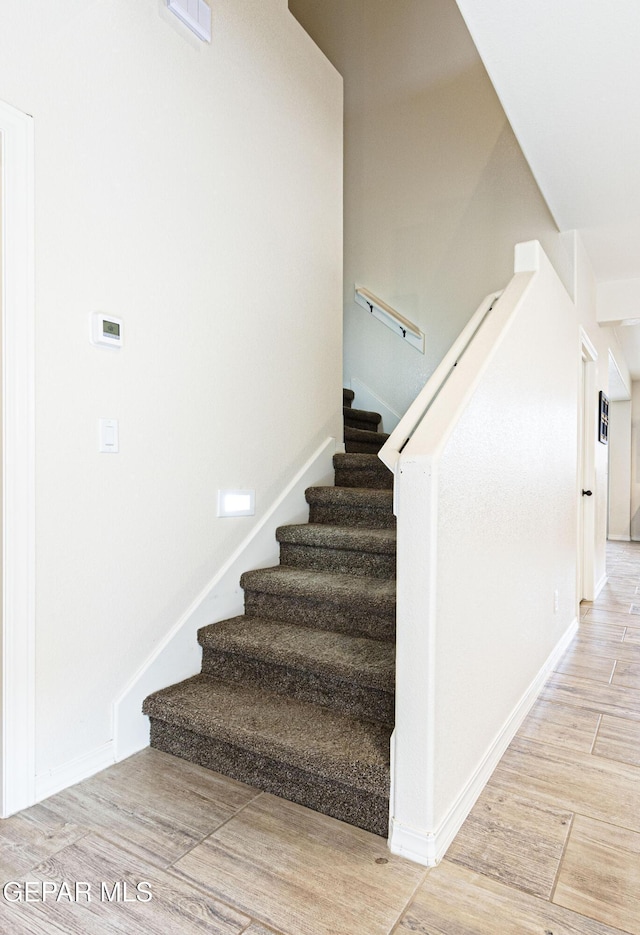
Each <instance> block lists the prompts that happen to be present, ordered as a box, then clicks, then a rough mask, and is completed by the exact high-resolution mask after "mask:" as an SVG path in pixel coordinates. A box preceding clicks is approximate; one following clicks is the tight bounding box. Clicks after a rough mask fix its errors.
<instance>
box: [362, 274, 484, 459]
mask: <svg viewBox="0 0 640 935" xmlns="http://www.w3.org/2000/svg"><path fill="white" fill-rule="evenodd" d="M501 295H502V293H501V292H493V293H491V295H488V296H487V297H486V299H484V301H483V302H482V303H481V304H480V305H479V307H478V308H477V309H476V311H475V312H474V313H473V315H472V316H471V318H470V319H469V321H468V322H467V324H466V325H465V327H464V328H463V329H462V331H461V332H460V334H459V335H458V337H457V338H456V340H455V341H454V342H453V344H452V345H451V347H450V348H449V350H448V351H447V353H446V354H445V356H444V357H443V358H442V360H441V361H440V363H439V364H438V366H437V367H436V369H435V370H434V372H433V373H432V374H431V376H430V377H429V379H428V380H427V382H426V383H425V385H424V387H423V388H422V390H421V392H420V393H419V394H418V396H416V398H415V399H414V401H413V402H412V403H411V405H410V406H409V408H408V409H407V411H406V413H405V414H404V416H403V417H402V419H401V420H400V422H399V423H398V425H397V426H396V428H395V429H394V430H393V432H392V433H391V435H390V436H389V438H388V439H387V441H386V443H385V444H384V445H383V447H382V449H381V451H380V454H379V457H380V458H381V459H382V461H383V462H384V463H385V464H386V465H387V467H388V468H389V470H390V471H394V472H395V469H396V464H397V462H398V458H399V457H400V452H401V451H402V449H403V448H404V446H405V445H406V443H407V442H408V440H409V439H410V438H411V435H412V434H413V432H414V430H415V428H416V426H417V425H418V424H419V422H420V421H421V419H423V418H424V416H425V415H426V413H427V411H428V409H429V407H430V406H431V404H432V403H433V401H434V399H435V398H436V396H437V395H438V393H439V392H440V390H441V389H442V387H443V386H444V384H445V383H446V381H447V380H448V378H449V376H450V375H451V373H452V372H453V369H454V367H456V366H457V364H458V361H459V360H460V358H461V357H462V355H463V354H464V352H465V351H466V349H467V347H468V346H469V343H470V342H471V340H472V339H473V336H474V335H475V333H476V332H477V330H478V328H479V327H480V326H481V325H482V323H483V321H484V320H485V318H486V317H487V315H488V314H489V312H490V311H491V310H492V308H493V306H494V305H495V303H496V301H497V300H498V298H499V297H500V296H501Z"/></svg>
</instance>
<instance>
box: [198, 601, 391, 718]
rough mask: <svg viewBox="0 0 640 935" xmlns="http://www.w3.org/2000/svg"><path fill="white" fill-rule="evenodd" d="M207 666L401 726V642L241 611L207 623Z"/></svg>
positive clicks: (201, 636) (203, 638)
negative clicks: (397, 667)
mask: <svg viewBox="0 0 640 935" xmlns="http://www.w3.org/2000/svg"><path fill="white" fill-rule="evenodd" d="M198 642H199V643H200V645H201V646H202V649H203V655H202V671H203V673H204V674H205V675H212V676H215V677H216V678H219V679H225V680H227V679H229V680H231V681H234V682H244V683H246V684H253V685H261V686H262V687H263V688H267V689H269V691H274V692H278V693H279V694H288V695H290V696H291V697H293V698H298V699H300V700H301V701H309V702H313V703H314V704H321V705H324V706H325V707H329V708H333V709H335V710H338V711H342V712H343V713H344V714H348V715H349V716H350V717H358V718H364V719H365V720H368V721H380V723H382V724H387V725H388V726H390V727H393V719H394V697H395V695H394V663H395V659H394V656H395V651H394V645H393V643H383V642H381V641H380V640H372V639H366V638H364V637H353V636H347V635H345V634H343V633H330V632H327V631H326V630H315V629H313V628H310V627H300V626H296V625H295V624H291V623H284V622H281V621H278V620H265V619H262V618H260V617H247V616H242V617H233V618H232V619H231V620H223V621H222V622H221V623H215V624H211V625H210V626H208V627H203V628H202V629H201V630H199V632H198Z"/></svg>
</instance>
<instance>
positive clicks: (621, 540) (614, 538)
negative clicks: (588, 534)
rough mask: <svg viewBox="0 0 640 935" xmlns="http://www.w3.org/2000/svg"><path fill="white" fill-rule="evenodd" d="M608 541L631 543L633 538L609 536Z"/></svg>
mask: <svg viewBox="0 0 640 935" xmlns="http://www.w3.org/2000/svg"><path fill="white" fill-rule="evenodd" d="M607 539H608V540H609V542H631V536H614V535H611V534H609V535H608V536H607Z"/></svg>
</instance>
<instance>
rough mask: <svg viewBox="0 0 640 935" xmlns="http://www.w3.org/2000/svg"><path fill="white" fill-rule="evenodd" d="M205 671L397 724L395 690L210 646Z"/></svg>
mask: <svg viewBox="0 0 640 935" xmlns="http://www.w3.org/2000/svg"><path fill="white" fill-rule="evenodd" d="M202 671H203V672H204V673H205V674H206V675H214V676H215V677H216V678H219V679H223V680H225V681H233V682H246V681H249V682H251V683H252V684H258V685H261V686H262V687H264V688H266V689H268V690H269V691H275V692H278V693H279V694H281V695H288V696H289V697H293V698H297V699H298V700H300V701H310V702H313V704H319V705H322V706H323V707H325V708H331V709H332V710H334V711H340V712H341V713H342V714H348V715H349V716H350V717H358V718H365V719H366V720H367V721H379V722H380V723H381V724H385V725H386V726H388V727H393V724H394V707H395V695H394V693H393V692H392V691H388V692H387V691H381V690H379V689H376V688H368V687H367V686H363V685H355V684H354V683H353V682H348V681H345V680H344V679H340V678H331V677H330V676H328V675H327V674H326V673H324V672H323V673H318V672H312V671H308V670H305V669H299V668H293V667H290V666H280V665H276V664H275V663H270V662H265V661H264V660H257V659H251V658H249V657H247V656H243V655H242V654H240V653H227V652H220V651H218V650H214V649H208V648H207V649H205V650H204V652H203V654H202Z"/></svg>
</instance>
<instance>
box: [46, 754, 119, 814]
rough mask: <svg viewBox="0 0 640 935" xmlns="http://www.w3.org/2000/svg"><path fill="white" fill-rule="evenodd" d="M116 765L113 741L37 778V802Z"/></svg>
mask: <svg viewBox="0 0 640 935" xmlns="http://www.w3.org/2000/svg"><path fill="white" fill-rule="evenodd" d="M114 763H115V756H114V752H113V741H111V740H110V741H109V742H108V743H105V744H102V746H100V747H98V748H97V749H95V750H90V751H89V752H88V753H85V754H83V755H82V756H79V757H77V758H76V759H75V760H71V761H70V762H69V763H63V764H62V766H56V767H54V769H49V770H47V771H46V772H45V773H40V774H39V775H38V776H37V777H36V801H37V802H41V801H42V800H43V799H48V798H49V796H50V795H55V794H56V792H61V791H62V790H63V789H68V788H69V786H75V785H76V783H78V782H82V781H83V779H89V777H90V776H95V774H96V773H99V772H101V771H102V770H103V769H106V768H107V767H108V766H112V765H113V764H114Z"/></svg>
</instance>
